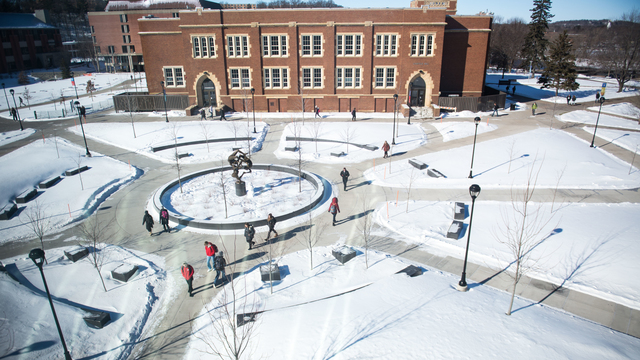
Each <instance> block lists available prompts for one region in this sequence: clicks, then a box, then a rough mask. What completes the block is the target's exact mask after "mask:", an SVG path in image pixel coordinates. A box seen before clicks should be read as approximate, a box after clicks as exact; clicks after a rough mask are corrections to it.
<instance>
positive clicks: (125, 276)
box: [111, 264, 138, 282]
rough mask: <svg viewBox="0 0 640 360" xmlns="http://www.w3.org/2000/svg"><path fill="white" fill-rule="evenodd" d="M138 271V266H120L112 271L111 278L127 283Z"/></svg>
mask: <svg viewBox="0 0 640 360" xmlns="http://www.w3.org/2000/svg"><path fill="white" fill-rule="evenodd" d="M137 271H138V266H137V265H131V264H120V265H118V267H116V268H115V269H113V270H111V277H112V278H113V279H115V280H118V281H122V282H127V281H129V279H131V277H132V276H133V275H134V274H135V273H136V272H137Z"/></svg>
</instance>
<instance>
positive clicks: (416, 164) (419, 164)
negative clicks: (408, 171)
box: [409, 159, 427, 170]
mask: <svg viewBox="0 0 640 360" xmlns="http://www.w3.org/2000/svg"><path fill="white" fill-rule="evenodd" d="M409 164H410V165H411V166H413V167H414V168H416V169H418V170H423V169H426V168H427V164H425V163H423V162H422V161H420V160H416V159H409Z"/></svg>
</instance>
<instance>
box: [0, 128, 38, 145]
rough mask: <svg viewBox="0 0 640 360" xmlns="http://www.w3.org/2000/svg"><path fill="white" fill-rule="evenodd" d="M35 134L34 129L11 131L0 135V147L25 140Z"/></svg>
mask: <svg viewBox="0 0 640 360" xmlns="http://www.w3.org/2000/svg"><path fill="white" fill-rule="evenodd" d="M35 132H36V129H31V128H25V129H24V130H13V131H6V132H3V133H0V146H5V145H7V144H11V143H12V142H14V141H18V140H22V139H26V138H28V137H29V136H31V135H32V134H34V133H35Z"/></svg>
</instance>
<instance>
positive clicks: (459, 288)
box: [456, 284, 469, 292]
mask: <svg viewBox="0 0 640 360" xmlns="http://www.w3.org/2000/svg"><path fill="white" fill-rule="evenodd" d="M456 290H458V291H460V292H467V291H468V290H469V288H468V287H467V285H465V286H461V285H460V284H458V285H456Z"/></svg>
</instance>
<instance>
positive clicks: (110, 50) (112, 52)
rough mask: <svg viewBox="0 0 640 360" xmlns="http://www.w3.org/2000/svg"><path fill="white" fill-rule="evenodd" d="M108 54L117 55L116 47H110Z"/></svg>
mask: <svg viewBox="0 0 640 360" xmlns="http://www.w3.org/2000/svg"><path fill="white" fill-rule="evenodd" d="M108 52H109V54H115V53H116V47H115V46H112V45H109V47H108Z"/></svg>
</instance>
